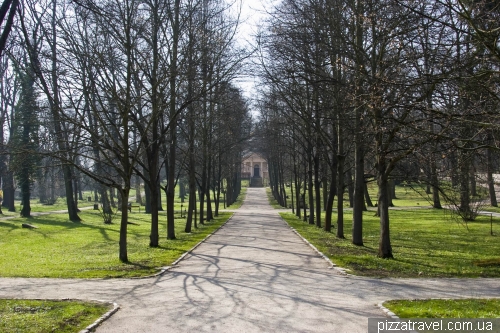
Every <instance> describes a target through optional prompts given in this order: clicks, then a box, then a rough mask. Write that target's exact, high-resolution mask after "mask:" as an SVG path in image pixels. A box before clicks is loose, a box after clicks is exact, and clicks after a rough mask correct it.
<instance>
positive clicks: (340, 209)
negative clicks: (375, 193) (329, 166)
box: [337, 155, 345, 239]
mask: <svg viewBox="0 0 500 333" xmlns="http://www.w3.org/2000/svg"><path fill="white" fill-rule="evenodd" d="M337 161H338V164H337V176H338V185H337V238H342V239H343V238H345V235H344V187H345V184H344V180H345V178H344V177H345V176H344V162H345V156H344V155H338V156H337Z"/></svg>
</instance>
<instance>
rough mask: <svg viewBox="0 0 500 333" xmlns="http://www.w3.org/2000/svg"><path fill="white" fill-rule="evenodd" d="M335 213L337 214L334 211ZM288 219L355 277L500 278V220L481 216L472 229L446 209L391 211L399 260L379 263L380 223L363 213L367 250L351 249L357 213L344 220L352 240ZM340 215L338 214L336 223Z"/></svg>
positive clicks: (392, 233) (381, 260)
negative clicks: (352, 227) (339, 237)
mask: <svg viewBox="0 0 500 333" xmlns="http://www.w3.org/2000/svg"><path fill="white" fill-rule="evenodd" d="M334 214H335V212H334ZM281 215H282V217H283V218H284V219H285V220H286V221H287V222H288V223H289V224H290V225H291V226H292V227H293V228H295V229H296V230H297V231H298V232H299V233H300V234H301V235H302V236H303V237H304V238H306V239H308V240H309V241H310V242H311V243H312V244H314V245H315V246H316V247H317V248H318V249H319V250H320V251H321V252H323V253H324V254H325V255H327V256H329V257H330V258H331V260H332V261H333V262H334V263H336V264H337V265H339V266H341V267H345V268H348V269H350V270H352V273H354V274H358V275H366V276H377V277H499V276H500V242H499V236H498V235H499V234H500V220H499V219H498V218H497V219H494V225H493V230H494V235H493V236H491V235H490V217H489V216H480V217H478V218H477V220H476V221H474V222H469V223H468V229H467V228H465V226H464V225H463V224H461V223H459V222H457V221H456V220H453V219H451V218H450V217H449V215H447V213H446V210H435V209H415V210H393V211H391V212H390V221H391V231H390V232H391V244H392V248H393V254H394V257H395V258H394V259H391V260H387V259H379V258H377V252H378V241H379V234H380V230H379V228H380V226H379V225H380V222H379V218H378V217H375V216H374V212H373V211H369V212H364V213H363V220H364V222H363V242H364V246H355V245H352V244H351V221H352V214H351V213H350V212H346V213H345V215H344V221H345V223H344V224H345V228H344V234H345V236H346V239H338V238H336V237H335V233H336V230H333V232H332V233H327V232H325V231H324V230H323V229H320V228H317V227H315V226H311V225H309V224H307V223H305V222H303V221H301V220H299V219H298V218H296V217H295V215H293V214H291V213H282V214H281ZM335 219H336V216H335V215H334V221H335Z"/></svg>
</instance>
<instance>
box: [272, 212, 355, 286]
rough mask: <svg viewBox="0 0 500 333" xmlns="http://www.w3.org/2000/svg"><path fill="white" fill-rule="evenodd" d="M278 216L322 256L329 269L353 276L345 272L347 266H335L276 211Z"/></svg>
mask: <svg viewBox="0 0 500 333" xmlns="http://www.w3.org/2000/svg"><path fill="white" fill-rule="evenodd" d="M278 216H279V217H280V219H281V221H282V222H283V223H285V225H286V226H287V227H288V228H290V229H291V230H292V231H293V232H294V233H295V234H296V235H297V236H299V238H300V239H302V241H303V242H304V243H306V244H307V245H309V246H310V247H311V248H312V249H313V250H314V252H316V253H317V254H318V255H319V256H320V257H321V258H323V259H324V260H325V261H326V262H327V263H328V264H329V265H330V267H329V268H330V269H334V270H335V271H336V272H337V273H339V274H341V275H344V276H354V275H352V274H349V273H347V270H348V269H347V268H343V267H339V266H337V264H335V263H334V262H333V261H332V260H331V259H330V258H328V256H326V255H325V254H324V253H323V252H321V251H320V250H318V248H317V247H316V246H314V245H313V244H312V243H311V242H309V241H308V240H307V239H305V238H304V237H303V236H302V235H301V234H300V233H299V232H298V231H297V230H296V229H295V228H293V227H292V226H290V225H289V224H288V223H287V222H286V220H285V219H284V218H283V216H281V214H280V213H278Z"/></svg>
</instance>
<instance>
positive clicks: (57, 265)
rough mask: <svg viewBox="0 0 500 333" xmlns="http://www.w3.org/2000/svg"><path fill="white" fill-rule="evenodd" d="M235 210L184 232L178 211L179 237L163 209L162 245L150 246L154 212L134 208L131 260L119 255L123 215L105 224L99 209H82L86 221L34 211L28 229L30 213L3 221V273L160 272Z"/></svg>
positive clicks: (0, 256) (0, 242)
mask: <svg viewBox="0 0 500 333" xmlns="http://www.w3.org/2000/svg"><path fill="white" fill-rule="evenodd" d="M230 215H231V213H220V214H219V217H218V218H216V219H215V220H213V221H211V222H208V223H206V224H205V225H199V229H193V232H192V233H189V234H188V233H185V232H184V227H185V218H181V217H180V212H178V214H177V215H176V224H175V232H176V237H177V239H175V240H167V239H166V234H167V233H166V217H165V213H162V214H161V215H160V246H159V247H158V248H151V247H149V233H150V225H151V223H150V215H148V214H144V213H139V212H135V211H134V212H132V213H131V214H129V222H132V223H133V224H129V225H128V257H129V261H130V262H129V263H127V264H124V263H121V262H120V261H119V260H118V239H119V229H120V226H119V224H120V223H119V218H120V216H117V217H116V220H115V221H114V223H113V224H111V225H105V224H104V223H103V220H102V218H101V217H100V216H99V214H98V212H97V211H93V210H91V211H82V212H81V213H80V216H81V217H82V222H80V223H74V222H70V221H68V218H67V216H66V215H65V214H52V215H44V216H39V217H34V218H31V219H29V223H30V224H32V225H35V226H37V227H38V229H24V228H21V224H22V223H25V222H26V219H22V218H16V219H12V220H6V221H0V247H1V248H2V251H0V274H1V276H4V277H7V276H22V277H61V278H62V277H66V278H69V277H79V278H96V277H131V276H144V275H149V274H152V273H155V272H157V271H158V269H159V268H160V267H163V266H168V265H170V264H171V263H172V262H173V261H175V260H176V259H177V258H179V257H180V256H181V255H182V254H183V253H184V252H186V251H188V250H189V249H190V248H191V247H193V246H194V245H195V244H196V243H198V242H199V241H201V240H202V239H203V238H205V237H206V236H207V235H208V234H209V233H211V232H213V231H214V230H216V229H217V228H218V227H219V226H220V225H221V224H222V223H224V222H225V221H226V220H227V219H228V218H229V217H230Z"/></svg>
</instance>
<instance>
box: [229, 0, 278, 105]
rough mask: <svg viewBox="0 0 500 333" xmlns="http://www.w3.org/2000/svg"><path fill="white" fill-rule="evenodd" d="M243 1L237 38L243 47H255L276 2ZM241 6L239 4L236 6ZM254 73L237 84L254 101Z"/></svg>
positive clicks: (262, 0)
mask: <svg viewBox="0 0 500 333" xmlns="http://www.w3.org/2000/svg"><path fill="white" fill-rule="evenodd" d="M240 1H241V6H242V7H241V18H240V20H241V24H240V27H239V32H238V35H237V38H238V40H239V42H240V43H241V45H243V46H248V47H249V48H251V47H252V45H255V35H256V34H257V32H258V30H259V27H260V26H261V25H262V20H263V19H264V18H265V17H266V15H267V12H266V9H267V11H269V10H270V9H271V8H272V4H273V2H275V0H274V1H273V0H240ZM236 6H239V3H238V4H237V5H236ZM251 74H252V73H249V75H248V76H246V77H243V78H241V79H239V80H238V82H237V84H238V86H240V87H241V89H243V91H244V95H245V97H247V98H248V99H250V100H251V99H252V98H254V97H255V96H253V95H254V86H255V84H256V83H255V81H254V78H253V77H251Z"/></svg>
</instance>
